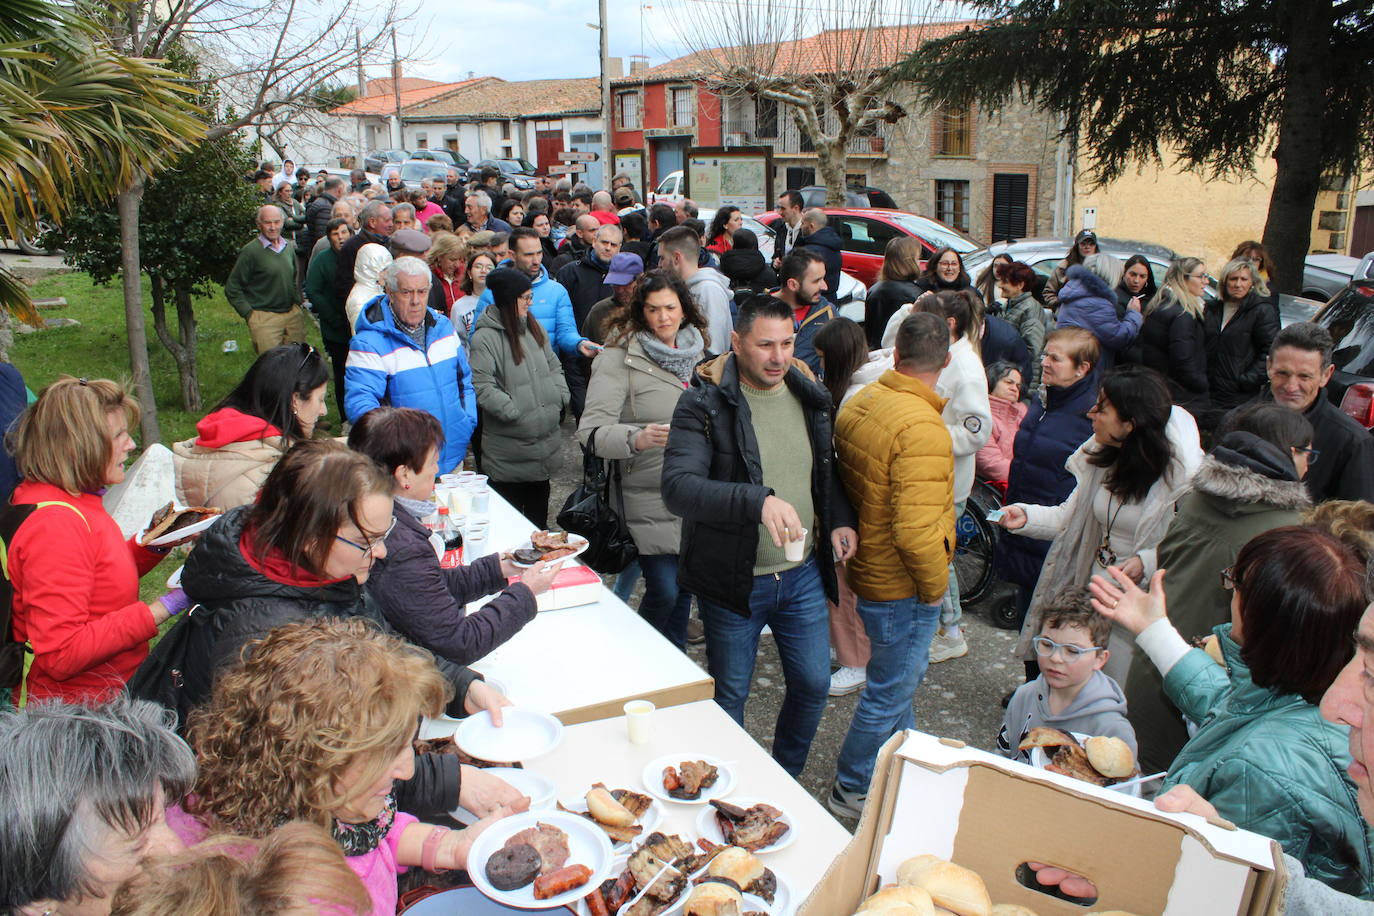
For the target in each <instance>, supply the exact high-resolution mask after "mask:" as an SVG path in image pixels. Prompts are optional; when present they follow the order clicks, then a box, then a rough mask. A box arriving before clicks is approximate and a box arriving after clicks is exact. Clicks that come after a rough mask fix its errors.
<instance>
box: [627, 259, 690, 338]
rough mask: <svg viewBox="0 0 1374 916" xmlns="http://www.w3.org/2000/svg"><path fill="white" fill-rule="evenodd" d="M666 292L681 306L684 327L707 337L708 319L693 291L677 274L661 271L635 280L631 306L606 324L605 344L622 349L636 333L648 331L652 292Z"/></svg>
mask: <svg viewBox="0 0 1374 916" xmlns="http://www.w3.org/2000/svg"><path fill="white" fill-rule="evenodd" d="M665 289H667V290H672V291H673V292H674V293H675V294H676V295H677V301H678V302H679V303H680V304H681V305H682V326H683V327H687V326H688V325H691V326H692V327H694V328H696V329H697V330H698V331H700V332H701V333H702V336H703V337H705V336H706V319H705V318H704V317H703V316H702V314H701V309H699V308H698V307H697V300H696V299H695V298H694V297H693V296H692V293H691V290H689V289H688V288H687V284H686V283H684V282H682V280H681V279H679V278H678V275H677V274H675V273H673V272H671V271H668V270H664V269H662V268H659V269H657V270H650V271H646V272H645V273H642V274H640V275H639V279H638V280H636V281H635V285H634V293H633V294H632V295H631V296H630V304H629V306H628V307H626V308H623V309H620V310H618V311H616V312H615V313H614V316H613V317H612V318H611V319H610V321H608V322H607V323H606V345H607V346H617V347H623V346H625V345H626V344H628V343H629V341H630V338H631V337H633V336H634V335H635V334H636V333H638V332H640V331H647V330H649V325H648V323H647V322H646V321H645V320H644V300H645V299H647V298H648V297H649V294H650V293H657V292H661V291H662V290H665Z"/></svg>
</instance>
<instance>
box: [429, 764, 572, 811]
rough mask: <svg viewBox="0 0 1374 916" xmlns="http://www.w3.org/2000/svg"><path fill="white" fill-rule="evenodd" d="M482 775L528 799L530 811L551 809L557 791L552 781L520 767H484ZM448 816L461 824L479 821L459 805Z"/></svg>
mask: <svg viewBox="0 0 1374 916" xmlns="http://www.w3.org/2000/svg"><path fill="white" fill-rule="evenodd" d="M482 772H483V773H486V774H487V775H488V776H495V777H497V778H498V779H501V780H504V781H505V782H507V783H509V784H510V785H511V787H512V788H514V789H515V790H516V791H517V792H519V793H520V794H521V795H525V796H528V797H529V800H530V808H529V810H531V811H546V810H548V809H549V808H552V807H553V804H554V798H553V797H554V795H555V794H556V793H557V791H558V789H557V787H555V786H554V784H553V780H551V779H549V778H547V777H544V776H540V775H539V774H538V773H535V772H532V771H530V770H526V769H523V768H521V767H484V768H483V769H482ZM449 815H450V816H451V817H452V818H453V819H454V820H455V821H458V822H460V823H463V824H475V823H476V822H477V821H479V820H481V818H480V817H478V816H477V815H476V814H475V813H473V812H471V811H469V810H468V809H467V808H464V807H463V806H462V805H459V806H458V807H457V808H454V809H453V810H452V811H450V812H449Z"/></svg>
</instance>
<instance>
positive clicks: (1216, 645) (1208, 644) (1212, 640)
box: [1202, 636, 1226, 668]
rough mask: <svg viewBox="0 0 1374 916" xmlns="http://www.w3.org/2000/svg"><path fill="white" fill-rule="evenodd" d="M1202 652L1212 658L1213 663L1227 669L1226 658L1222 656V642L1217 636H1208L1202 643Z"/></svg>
mask: <svg viewBox="0 0 1374 916" xmlns="http://www.w3.org/2000/svg"><path fill="white" fill-rule="evenodd" d="M1202 651H1203V652H1206V653H1207V654H1208V655H1210V656H1211V657H1212V661H1214V662H1216V663H1217V664H1218V665H1220V666H1221V667H1223V668H1225V667H1226V658H1225V657H1224V656H1223V655H1222V654H1221V640H1219V639H1217V638H1216V637H1215V636H1208V637H1207V638H1206V639H1204V640H1203V641H1202Z"/></svg>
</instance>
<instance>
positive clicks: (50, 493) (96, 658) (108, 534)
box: [9, 376, 187, 702]
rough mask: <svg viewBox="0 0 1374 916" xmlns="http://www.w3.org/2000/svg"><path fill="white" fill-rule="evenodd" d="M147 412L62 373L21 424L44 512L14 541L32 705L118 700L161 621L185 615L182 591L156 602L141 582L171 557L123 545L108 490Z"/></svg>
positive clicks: (35, 495) (14, 576)
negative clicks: (105, 496)
mask: <svg viewBox="0 0 1374 916" xmlns="http://www.w3.org/2000/svg"><path fill="white" fill-rule="evenodd" d="M138 414H139V411H138V404H137V403H136V402H135V401H134V400H133V399H132V398H130V397H129V396H128V395H127V394H126V393H125V392H124V390H123V389H122V388H120V387H119V386H118V385H116V384H115V383H114V382H111V381H108V380H106V379H90V380H87V379H84V378H83V379H75V378H72V377H71V376H62V377H61V378H59V379H58V380H57V381H55V382H53V383H52V384H51V385H49V386H48V387H47V388H45V389H43V392H42V393H41V394H40V395H39V396H38V400H37V401H35V402H34V403H33V405H32V406H30V407H29V409H28V410H26V411H25V412H24V414H23V415H22V416H20V418H19V422H18V424H17V425H16V427H15V430H14V434H13V436H14V438H13V442H12V445H11V448H12V451H13V452H14V458H15V462H16V464H18V466H19V473H20V474H21V475H23V478H24V481H23V483H21V484H19V486H18V487H16V488H15V491H14V495H13V496H12V497H11V498H10V501H11V502H12V503H13V505H14V506H20V505H34V506H36V508H35V509H33V510H32V514H31V515H29V517H28V518H26V519H25V520H24V522H23V523H22V524H21V525H20V527H19V530H18V531H17V532H16V533H15V535H14V537H13V538H12V539H11V540H10V543H9V576H10V580H11V581H12V582H13V584H14V603H13V607H14V617H13V629H14V638H15V640H16V641H20V642H27V643H28V644H29V645H30V646H31V647H32V648H33V667H32V668H31V669H30V670H29V675H28V695H29V699H30V700H43V699H54V698H55V699H61V700H67V701H71V702H77V701H80V700H86V699H96V700H98V699H101V698H104V697H106V696H108V695H109V694H111V693H117V692H119V691H120V690H122V689H123V688H124V684H125V683H126V682H127V681H128V680H129V678H130V677H131V676H132V675H133V673H134V671H135V670H136V669H137V668H138V666H139V664H140V663H141V662H142V661H143V659H144V658H145V657H147V655H148V640H150V639H152V638H153V636H155V635H156V634H157V628H158V624H160V623H162V622H163V621H165V620H166V619H167V618H168V617H170V616H172V615H173V614H177V613H179V612H180V611H182V610H184V609H185V608H186V605H187V599H186V593H185V592H183V591H182V590H181V589H173V590H172V591H171V592H169V593H168V594H166V595H163V596H162V597H161V598H159V599H157V600H156V601H153V602H152V603H151V604H144V603H143V602H142V601H140V600H138V580H139V578H140V577H141V576H142V575H143V574H144V573H146V572H148V570H150V569H152V568H153V567H154V566H156V565H157V563H158V561H159V560H161V559H162V558H163V556H165V555H166V552H167V549H166V548H163V549H161V550H155V549H150V548H147V547H142V546H140V545H139V543H138V539H137V537H136V536H135V537H133V538H129V539H128V540H125V538H124V535H123V534H121V533H120V530H119V526H118V525H117V524H115V520H114V519H113V518H111V517H110V515H109V513H107V512H106V511H105V506H104V504H103V503H102V502H101V498H100V496H101V493H103V492H104V489H105V487H108V486H111V485H112V484H117V483H119V482H120V481H122V480H123V479H124V460H125V459H126V458H127V457H128V455H129V452H131V451H132V450H133V448H134V440H133V439H132V438H131V437H130V436H129V427H130V426H131V425H132V424H134V423H136V422H137V421H138Z"/></svg>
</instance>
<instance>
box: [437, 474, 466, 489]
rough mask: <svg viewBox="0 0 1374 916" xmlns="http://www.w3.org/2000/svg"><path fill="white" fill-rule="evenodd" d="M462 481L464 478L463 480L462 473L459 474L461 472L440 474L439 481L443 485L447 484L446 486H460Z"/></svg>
mask: <svg viewBox="0 0 1374 916" xmlns="http://www.w3.org/2000/svg"><path fill="white" fill-rule="evenodd" d="M461 482H462V480H461V475H459V474H440V475H439V483H440V484H442V485H443V486H446V487H456V486H458V484H459V483H461Z"/></svg>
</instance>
